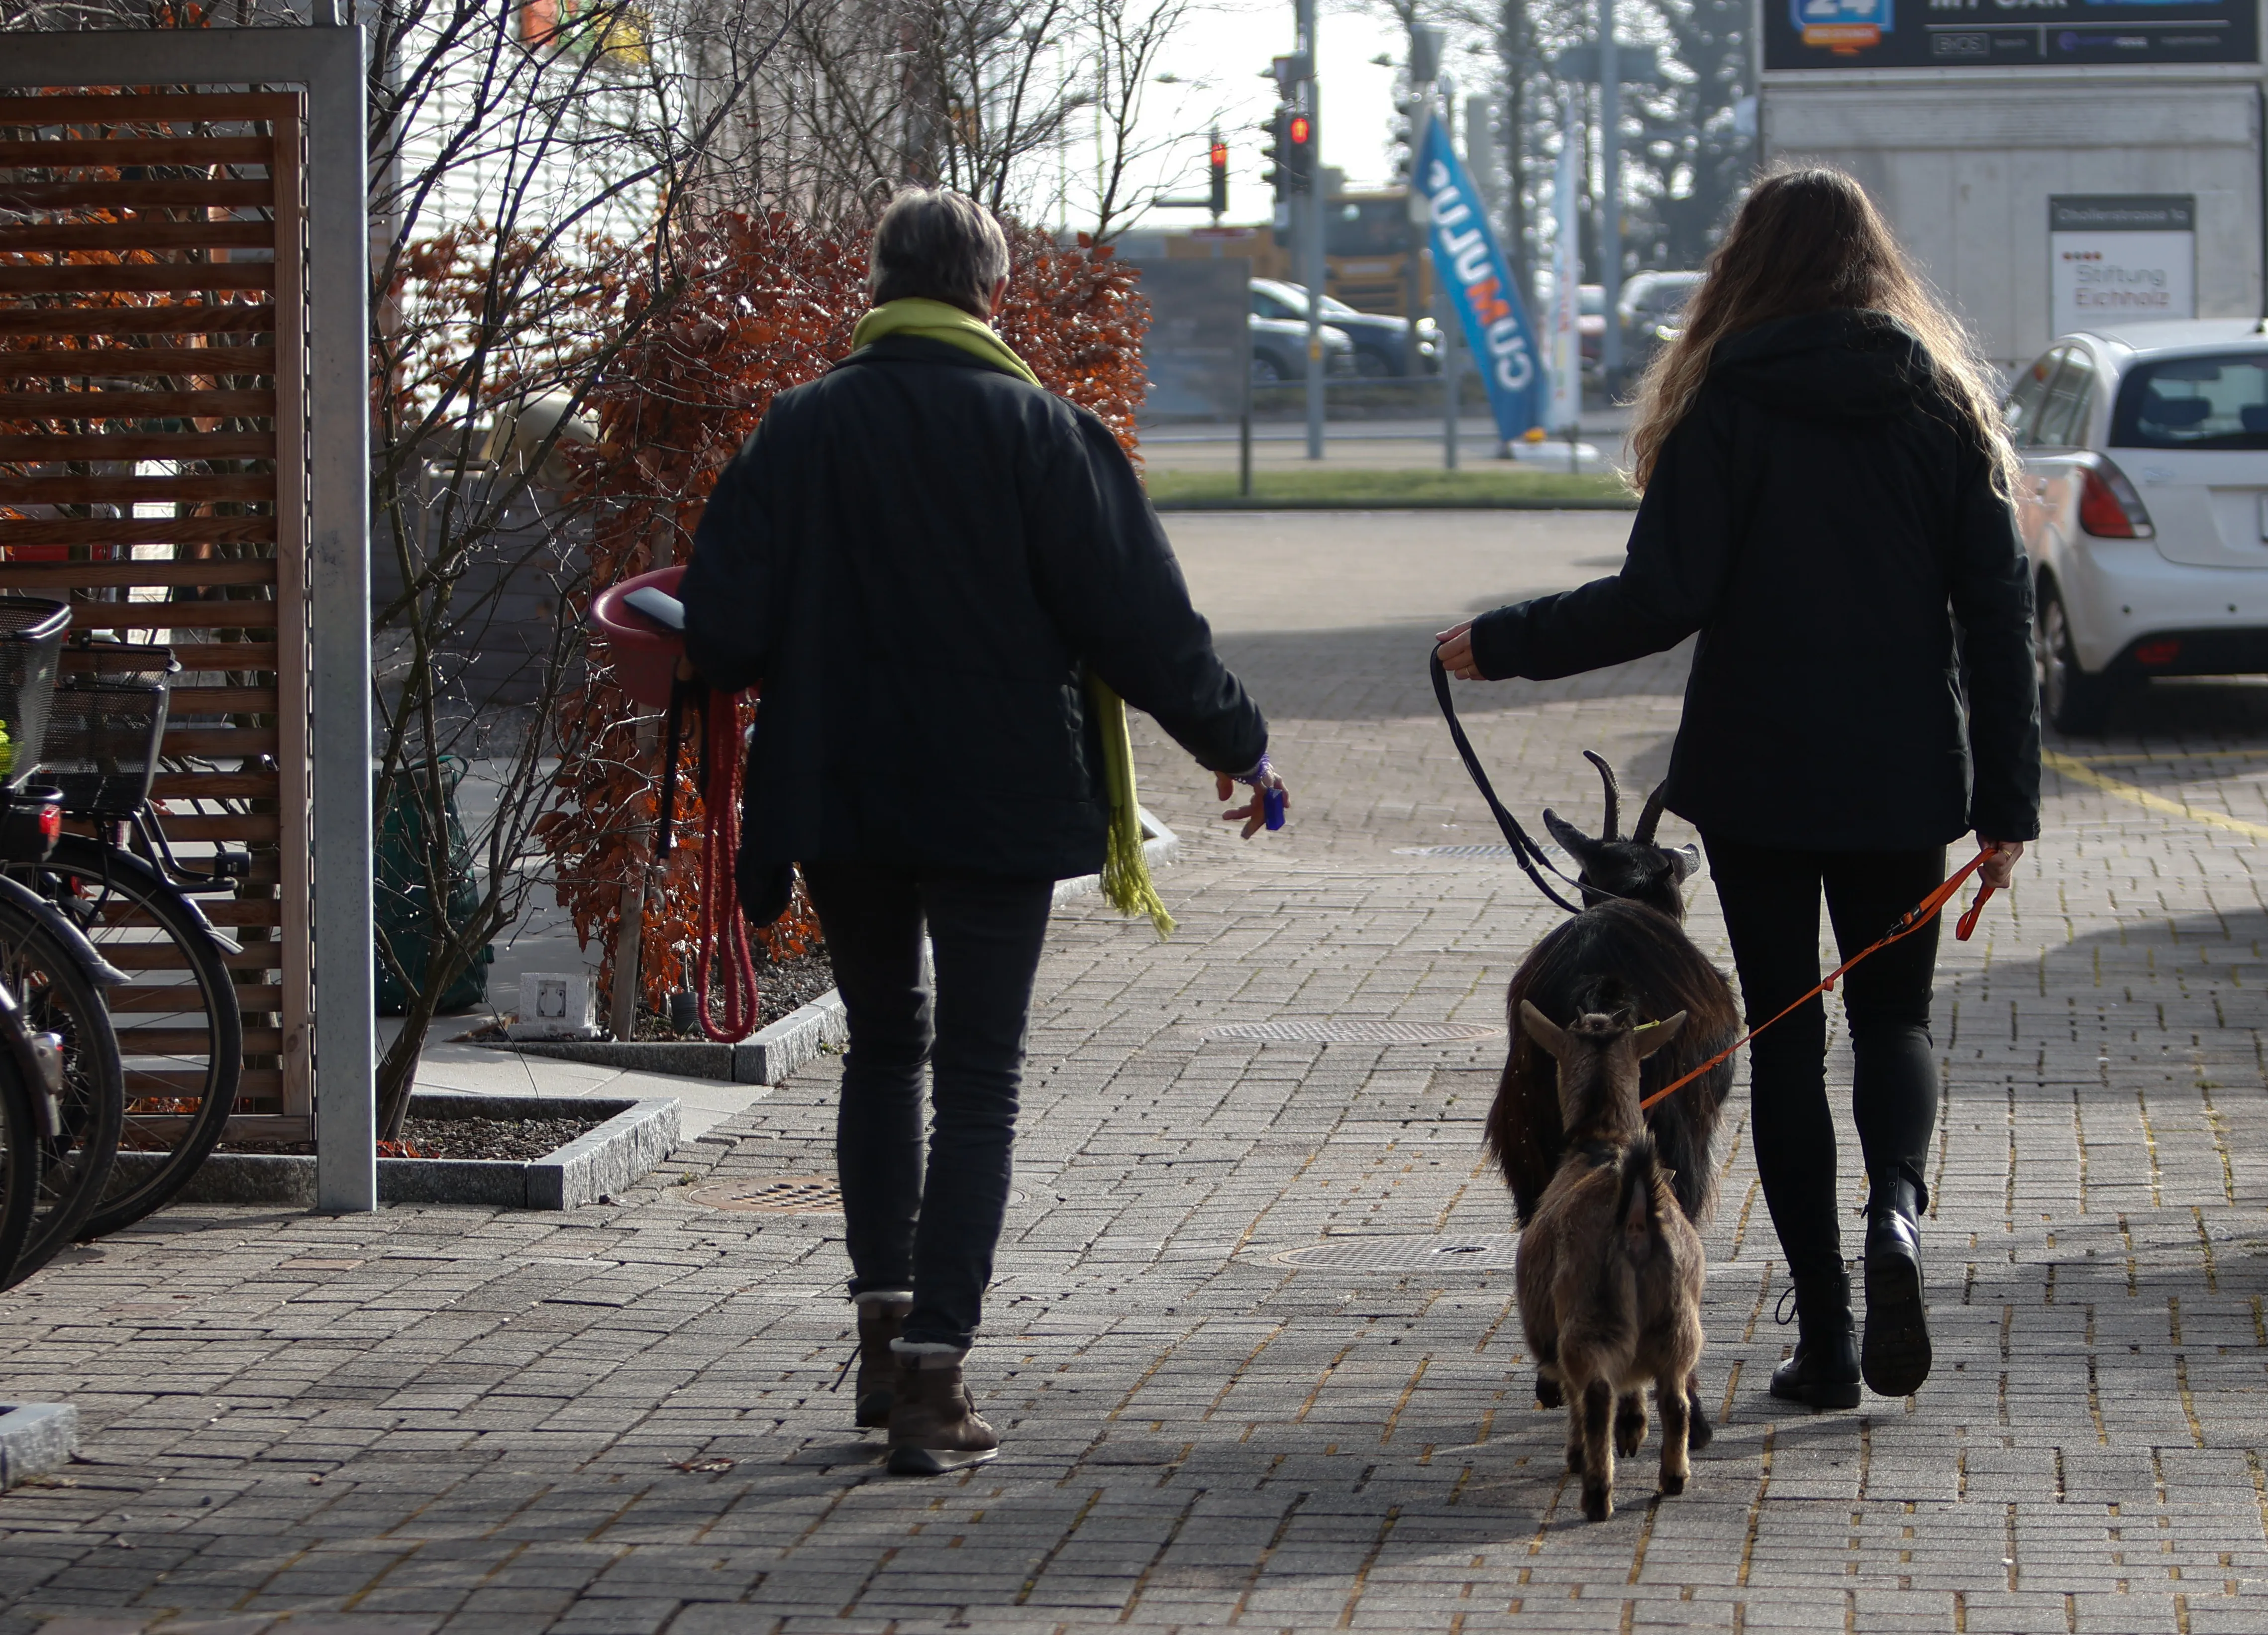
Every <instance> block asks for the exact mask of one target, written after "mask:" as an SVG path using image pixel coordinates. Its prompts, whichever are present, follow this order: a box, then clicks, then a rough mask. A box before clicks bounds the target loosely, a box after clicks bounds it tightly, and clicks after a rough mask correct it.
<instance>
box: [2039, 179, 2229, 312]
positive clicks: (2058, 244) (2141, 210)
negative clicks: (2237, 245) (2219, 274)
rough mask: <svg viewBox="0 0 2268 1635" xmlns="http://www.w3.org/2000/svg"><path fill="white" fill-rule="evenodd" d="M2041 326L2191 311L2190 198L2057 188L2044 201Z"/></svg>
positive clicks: (2193, 217) (2193, 218)
mask: <svg viewBox="0 0 2268 1635" xmlns="http://www.w3.org/2000/svg"><path fill="white" fill-rule="evenodd" d="M2048 313H2049V326H2050V328H2049V333H2050V334H2051V335H2068V334H2070V333H2071V332H2072V331H2073V330H2074V329H2103V328H2110V327H2112V326H2114V325H2117V324H2127V323H2132V322H2134V321H2136V320H2138V319H2154V318H2194V317H2196V316H2197V200H2196V198H2195V197H2194V196H2193V195H2190V194H2186V193H2176V194H2123V193H2113V194H2065V195H2057V196H2056V197H2053V198H2051V199H2050V200H2049V201H2048Z"/></svg>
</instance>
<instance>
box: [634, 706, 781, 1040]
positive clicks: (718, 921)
mask: <svg viewBox="0 0 2268 1635" xmlns="http://www.w3.org/2000/svg"><path fill="white" fill-rule="evenodd" d="M689 695H690V696H691V697H692V701H693V704H694V707H695V708H696V709H697V710H699V711H700V712H701V724H702V725H701V758H700V777H699V782H700V784H701V807H702V837H701V906H700V909H699V910H698V911H697V912H696V916H695V920H694V930H693V991H694V993H695V995H696V998H697V1001H698V1004H697V1006H696V1008H697V1009H698V1011H699V1012H700V1015H701V1031H702V1032H703V1033H704V1034H706V1035H708V1036H709V1037H710V1038H711V1039H713V1040H715V1041H716V1042H718V1043H719V1044H738V1043H739V1042H740V1041H741V1040H743V1039H745V1038H747V1036H748V1035H750V1034H751V1033H753V1032H755V1027H756V1016H757V1008H756V1000H757V996H756V962H755V955H754V954H751V953H750V952H749V949H748V922H747V916H746V915H744V914H742V913H741V912H740V878H739V873H738V870H737V868H736V865H737V864H738V862H739V859H740V778H741V772H742V768H743V764H744V762H743V757H742V754H741V744H740V695H739V694H737V693H724V694H718V693H716V692H712V691H711V690H710V689H708V688H706V687H703V686H702V685H701V684H700V683H699V682H697V681H696V682H690V683H688V682H684V681H680V682H678V683H677V684H676V685H675V686H674V688H673V689H671V694H670V700H669V733H668V748H667V750H666V752H665V755H664V763H663V772H662V779H661V821H660V824H659V828H658V832H657V834H656V836H655V842H654V857H655V858H656V859H657V860H660V859H664V858H667V857H668V856H669V849H670V844H671V841H672V838H673V833H674V829H675V821H674V820H675V810H676V805H677V801H676V796H677V761H678V748H679V746H680V744H681V742H682V734H681V722H682V719H683V711H684V706H685V703H686V701H687V697H688V696H689ZM719 939H722V941H723V945H724V951H725V969H724V977H723V984H722V985H723V993H722V995H721V998H723V1000H724V1012H725V1014H724V1019H723V1020H722V1021H721V1022H720V1021H718V1020H716V1019H715V1018H713V1017H711V1015H710V1013H709V973H710V962H711V955H712V954H714V953H715V952H716V949H717V947H718V942H719Z"/></svg>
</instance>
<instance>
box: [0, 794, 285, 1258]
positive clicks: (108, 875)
mask: <svg viewBox="0 0 2268 1635" xmlns="http://www.w3.org/2000/svg"><path fill="white" fill-rule="evenodd" d="M7 872H8V873H10V874H11V875H13V876H14V877H15V878H16V879H18V880H22V881H23V882H24V883H25V884H26V885H27V886H29V887H32V889H33V890H34V891H36V892H38V893H39V894H40V896H42V897H44V898H45V899H47V900H48V902H51V903H53V904H54V905H55V907H56V908H58V909H60V910H63V913H64V914H65V915H67V916H68V917H70V920H71V921H72V923H73V924H77V926H78V928H79V929H80V930H81V931H83V932H85V933H86V936H87V939H88V940H89V941H91V942H92V943H93V944H94V946H95V948H96V950H97V951H98V952H99V953H100V954H101V955H102V956H103V958H105V959H106V960H107V961H110V962H111V963H112V964H113V965H114V966H117V967H119V968H121V969H122V970H124V971H125V972H126V973H127V975H128V976H129V977H130V978H131V979H132V980H130V981H129V982H127V983H124V984H122V986H119V987H115V988H112V989H109V990H107V991H106V992H105V994H104V996H103V998H104V1001H105V1003H106V1004H107V1005H108V1006H109V1008H110V1011H111V1013H112V1014H113V1017H114V1021H115V1025H116V1027H117V1032H118V1047H119V1049H120V1051H121V1052H122V1057H123V1062H124V1066H125V1072H126V1122H125V1127H124V1130H123V1131H122V1134H121V1136H120V1138H119V1150H120V1151H121V1152H122V1153H154V1154H158V1155H159V1161H158V1163H157V1164H156V1165H155V1166H154V1167H153V1166H151V1164H150V1163H149V1162H148V1161H147V1160H141V1159H136V1160H130V1161H129V1162H128V1163H122V1164H119V1165H117V1166H116V1167H114V1169H113V1170H112V1172H111V1178H110V1182H109V1184H108V1186H107V1187H106V1188H105V1189H104V1191H103V1194H102V1197H101V1198H100V1200H99V1202H98V1203H97V1204H96V1205H95V1207H94V1212H92V1214H91V1215H89V1216H88V1217H87V1219H86V1220H85V1222H84V1223H83V1224H82V1225H81V1226H80V1227H79V1236H80V1237H82V1238H99V1237H101V1236H103V1235H104V1234H107V1233H112V1232H116V1231H117V1230H118V1229H119V1228H121V1227H122V1226H131V1225H132V1224H133V1223H134V1222H136V1221H137V1220H139V1219H142V1218H143V1217H144V1215H147V1214H149V1213H150V1212H151V1211H152V1210H156V1209H159V1208H162V1207H163V1206H164V1205H165V1204H166V1203H167V1202H168V1201H169V1200H171V1199H172V1197H173V1195H174V1194H175V1193H176V1192H178V1191H180V1189H181V1187H182V1185H183V1184H184V1183H185V1182H188V1178H189V1177H190V1176H191V1175H195V1173H196V1168H197V1166H198V1165H200V1164H202V1163H203V1162H204V1161H205V1158H206V1156H207V1155H208V1154H209V1153H211V1152H212V1150H213V1148H214V1146H215V1145H217V1144H218V1143H219V1141H220V1138H221V1134H222V1131H225V1129H226V1128H227V1125H228V1116H229V1113H230V1111H231V1110H232V1108H234V1107H235V1105H236V1094H237V1086H238V1083H239V1080H240V1079H241V1078H242V1077H243V1072H244V1015H243V1012H242V1011H241V1009H240V1008H239V1005H238V1002H237V990H236V985H235V983H233V982H232V980H231V979H230V976H229V970H228V966H227V964H226V963H225V961H223V959H222V956H221V949H220V945H219V944H218V943H217V942H216V941H214V940H213V936H212V932H210V930H209V929H208V928H207V926H206V924H205V921H204V918H203V916H202V915H200V914H199V913H198V912H197V910H196V909H195V906H194V905H192V904H191V903H190V902H189V901H188V899H187V898H186V897H184V896H183V895H181V893H180V890H179V889H178V888H176V887H174V886H173V883H172V882H171V881H170V880H166V878H165V876H163V875H162V874H160V873H158V871H157V870H156V869H155V868H153V867H151V865H150V864H149V863H147V862H145V861H144V859H142V858H137V857H136V856H135V855H133V853H131V852H129V851H121V850H119V849H118V848H117V847H115V846H108V845H105V844H104V843H102V842H100V841H99V840H95V839H92V838H91V837H90V836H85V835H65V836H63V838H62V839H61V840H59V841H57V842H56V843H55V854H54V855H53V856H52V857H50V858H48V860H47V861H46V862H45V863H40V864H11V865H9V867H8V871H7Z"/></svg>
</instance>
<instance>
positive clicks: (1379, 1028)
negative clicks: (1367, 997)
mask: <svg viewBox="0 0 2268 1635" xmlns="http://www.w3.org/2000/svg"><path fill="white" fill-rule="evenodd" d="M1503 1032H1504V1029H1503V1028H1501V1027H1482V1026H1480V1025H1478V1024H1476V1023H1473V1022H1364V1021H1353V1020H1347V1021H1337V1020H1332V1019H1330V1018H1329V1017H1317V1018H1316V1019H1314V1020H1313V1021H1289V1022H1233V1023H1231V1024H1230V1025H1229V1026H1227V1027H1216V1028H1214V1029H1213V1030H1212V1031H1211V1032H1210V1033H1208V1034H1206V1035H1205V1037H1206V1038H1208V1039H1241V1040H1247V1041H1253V1040H1256V1041H1258V1042H1261V1043H1263V1044H1268V1043H1275V1044H1454V1043H1457V1042H1460V1041H1462V1040H1467V1039H1494V1038H1496V1037H1498V1036H1499V1035H1501V1034H1502V1033H1503Z"/></svg>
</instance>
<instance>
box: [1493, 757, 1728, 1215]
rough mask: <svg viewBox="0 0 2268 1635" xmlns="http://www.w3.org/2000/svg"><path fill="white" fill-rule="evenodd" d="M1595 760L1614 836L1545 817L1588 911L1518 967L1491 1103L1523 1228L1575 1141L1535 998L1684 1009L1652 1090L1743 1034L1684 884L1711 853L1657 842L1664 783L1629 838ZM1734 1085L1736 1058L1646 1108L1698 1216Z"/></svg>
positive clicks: (1612, 787) (1566, 1006)
mask: <svg viewBox="0 0 2268 1635" xmlns="http://www.w3.org/2000/svg"><path fill="white" fill-rule="evenodd" d="M1585 755H1586V757H1587V759H1588V760H1589V761H1590V762H1591V763H1592V764H1593V765H1594V766H1595V767H1597V768H1598V769H1599V776H1600V777H1601V778H1602V779H1603V780H1604V781H1605V784H1606V801H1607V811H1606V824H1605V829H1604V833H1602V835H1601V836H1599V838H1597V839H1596V840H1594V839H1592V838H1591V837H1590V836H1587V835H1585V834H1584V833H1583V832H1582V831H1581V830H1580V829H1576V828H1575V827H1574V826H1573V825H1572V824H1571V823H1566V822H1564V821H1561V820H1560V818H1559V817H1558V816H1557V814H1554V813H1551V812H1548V811H1547V812H1546V813H1544V814H1543V821H1544V824H1545V826H1546V827H1547V828H1548V829H1550V831H1551V836H1552V837H1553V838H1554V839H1555V840H1557V841H1558V843H1560V844H1561V845H1562V846H1564V847H1565V848H1566V849H1567V851H1569V852H1570V853H1571V854H1572V855H1573V857H1574V858H1575V859H1576V861H1577V862H1578V863H1579V864H1580V865H1581V873H1580V878H1579V884H1580V887H1581V889H1582V893H1583V901H1584V902H1585V904H1586V905H1587V906H1586V907H1585V909H1584V910H1583V911H1582V912H1581V913H1580V914H1578V915H1576V916H1575V917H1573V918H1572V919H1570V920H1569V921H1567V922H1566V923H1565V924H1563V925H1560V926H1558V927H1557V928H1556V929H1555V930H1553V931H1552V932H1550V935H1548V936H1546V937H1545V938H1544V939H1543V941H1541V942H1539V943H1537V944H1536V945H1535V950H1534V951H1533V952H1532V953H1530V954H1528V958H1527V959H1526V960H1525V961H1522V962H1521V967H1520V968H1519V969H1518V970H1517V971H1515V972H1513V977H1512V983H1511V986H1510V989H1509V991H1507V993H1506V996H1505V1003H1506V1009H1507V1011H1508V1012H1509V1013H1510V1017H1511V1022H1512V1049H1511V1053H1510V1056H1509V1057H1508V1058H1507V1059H1506V1063H1505V1068H1504V1078H1503V1079H1502V1081H1501V1082H1500V1083H1499V1085H1498V1086H1497V1093H1496V1104H1495V1106H1494V1107H1492V1108H1491V1109H1490V1111H1489V1119H1488V1149H1489V1152H1490V1153H1491V1156H1493V1157H1494V1158H1495V1160H1496V1161H1497V1164H1498V1167H1499V1168H1500V1169H1502V1171H1503V1172H1504V1178H1505V1182H1506V1185H1508V1186H1509V1187H1511V1189H1512V1198H1513V1207H1514V1209H1515V1210H1517V1212H1519V1217H1520V1221H1521V1225H1522V1226H1525V1225H1527V1224H1528V1220H1529V1219H1532V1218H1533V1217H1534V1215H1535V1208H1536V1205H1537V1204H1540V1203H1542V1202H1543V1192H1544V1189H1545V1188H1547V1187H1549V1186H1550V1184H1551V1177H1552V1176H1553V1175H1556V1174H1557V1172H1558V1168H1559V1160H1560V1157H1561V1155H1562V1153H1563V1152H1564V1150H1565V1146H1566V1137H1565V1132H1564V1131H1563V1130H1562V1128H1561V1125H1560V1119H1559V1095H1558V1089H1557V1073H1556V1070H1555V1066H1554V1064H1553V1061H1552V1058H1551V1057H1550V1055H1548V1054H1546V1053H1545V1052H1544V1051H1543V1050H1542V1049H1538V1048H1537V1046H1536V1044H1535V1041H1534V1040H1533V1039H1531V1038H1530V1037H1529V1036H1528V1029H1526V1028H1525V1027H1522V1026H1521V1013H1520V1007H1521V1003H1522V1002H1523V1001H1525V1002H1527V1003H1528V1004H1532V1005H1535V1008H1536V1009H1537V1010H1538V1011H1540V1012H1542V1013H1543V1014H1544V1015H1545V1016H1546V1017H1549V1018H1550V1019H1551V1020H1554V1021H1558V1022H1560V1023H1561V1024H1562V1025H1563V1026H1564V1025H1565V1023H1567V1022H1572V1020H1574V1019H1575V1018H1576V1017H1578V1016H1584V1015H1589V1014H1593V1013H1602V1012H1603V1013H1611V1014H1618V1015H1621V1016H1623V1017H1624V1019H1625V1020H1627V1021H1629V1022H1631V1023H1633V1024H1635V1023H1638V1022H1645V1021H1659V1020H1663V1019H1665V1018H1667V1017H1669V1016H1673V1015H1675V1014H1676V1013H1678V1012H1680V1011H1683V1012H1684V1013H1686V1019H1687V1020H1686V1024H1685V1026H1684V1027H1683V1029H1682V1030H1681V1031H1680V1032H1679V1034H1678V1035H1677V1038H1676V1040H1675V1042H1674V1043H1672V1044H1671V1045H1669V1046H1668V1047H1667V1048H1665V1049H1661V1050H1658V1051H1656V1052H1655V1053H1654V1054H1653V1055H1652V1056H1650V1057H1647V1058H1646V1062H1645V1064H1644V1068H1643V1077H1642V1079H1641V1080H1640V1082H1639V1092H1640V1094H1641V1095H1651V1094H1653V1093H1654V1092H1655V1091H1657V1090H1659V1089H1661V1087H1662V1086H1664V1085H1666V1084H1668V1083H1669V1082H1670V1081H1671V1080H1673V1079H1678V1078H1681V1077H1683V1075H1684V1074H1685V1073H1686V1072H1688V1071H1689V1070H1690V1069H1692V1068H1694V1067H1697V1066H1698V1065H1699V1064H1701V1063H1703V1062H1705V1061H1706V1060H1708V1059H1709V1057H1712V1056H1714V1055H1716V1054H1717V1053H1718V1052H1719V1050H1722V1049H1725V1048H1726V1047H1727V1046H1728V1045H1730V1044H1731V1043H1732V1042H1733V1041H1734V1039H1736V1038H1738V1037H1739V1036H1740V1031H1741V1013H1740V1009H1739V1006H1738V1005H1735V1004H1734V999H1733V990H1732V986H1731V984H1730V983H1727V982H1726V980H1725V978H1724V975H1723V973H1721V972H1719V970H1718V969H1717V968H1716V967H1715V966H1713V965H1712V964H1710V963H1709V961H1707V960H1706V959H1705V958H1704V957H1703V955H1702V954H1701V951H1700V950H1699V949H1698V948H1697V947H1695V946H1693V942H1692V939H1690V938H1689V937H1688V936H1687V935H1686V934H1685V927H1684V924H1683V921H1684V918H1685V898H1684V895H1683V892H1682V891H1681V890H1680V887H1681V886H1682V885H1683V882H1684V881H1685V880H1686V879H1687V878H1688V877H1689V876H1690V874H1691V873H1693V870H1694V868H1695V866H1696V865H1697V864H1698V862H1699V861H1700V859H1699V857H1698V855H1697V853H1696V852H1695V851H1694V850H1693V848H1691V847H1690V846H1682V847H1679V848H1677V849H1675V850H1674V851H1673V850H1670V849H1668V848H1666V847H1663V846H1660V845H1657V844H1655V843H1654V838H1653V836H1654V830H1655V829H1656V827H1657V826H1658V825H1659V824H1660V822H1661V790H1660V789H1656V790H1655V791H1654V792H1653V795H1652V797H1650V798H1649V799H1647V801H1646V809H1645V811H1644V812H1643V813H1642V814H1640V815H1639V817H1638V827H1637V828H1636V829H1633V830H1632V831H1631V836H1630V838H1628V839H1627V840H1624V839H1620V838H1618V837H1617V836H1616V832H1615V831H1616V826H1617V823H1618V821H1619V819H1620V813H1621V805H1622V792H1621V790H1620V788H1619V787H1618V786H1617V784H1616V780H1615V772H1614V769H1613V768H1612V767H1610V766H1609V765H1608V764H1607V762H1605V761H1604V760H1603V759H1602V758H1601V757H1600V756H1598V755H1592V754H1590V753H1589V752H1588V751H1586V752H1585ZM1732 1082H1733V1066H1732V1064H1731V1063H1730V1062H1720V1063H1719V1064H1717V1065H1716V1066H1715V1067H1713V1068H1712V1069H1710V1071H1709V1072H1705V1073H1704V1074H1702V1075H1701V1076H1700V1077H1699V1078H1698V1079H1695V1080H1694V1081H1693V1082H1692V1083H1691V1084H1690V1085H1687V1086H1685V1087H1684V1088H1683V1090H1680V1091H1679V1092H1678V1093H1677V1094H1675V1095H1674V1096H1671V1097H1670V1098H1669V1099H1668V1101H1664V1102H1661V1104H1660V1105H1658V1106H1656V1107H1655V1108H1653V1110H1652V1111H1651V1112H1649V1113H1648V1114H1647V1115H1646V1128H1647V1130H1648V1131H1650V1132H1651V1133H1652V1135H1653V1145H1654V1148H1655V1151H1656V1152H1657V1153H1659V1155H1660V1158H1661V1165H1662V1167H1664V1168H1666V1169H1671V1170H1675V1172H1676V1177H1677V1178H1676V1186H1675V1189H1676V1193H1677V1202H1678V1204H1679V1206H1680V1207H1682V1208H1683V1210H1684V1212H1685V1214H1686V1217H1687V1219H1690V1220H1694V1221H1698V1220H1700V1219H1702V1218H1703V1217H1704V1216H1705V1214H1706V1213H1707V1212H1708V1209H1709V1206H1710V1204H1711V1202H1712V1199H1713V1197H1714V1194H1715V1191H1716V1170H1715V1167H1714V1166H1713V1165H1712V1163H1711V1161H1710V1151H1709V1149H1710V1145H1711V1144H1712V1141H1713V1140H1714V1138H1715V1137H1716V1133H1717V1118H1718V1114H1719V1110H1720V1109H1721V1108H1722V1107H1723V1105H1724V1101H1725V1094H1726V1092H1727V1090H1729V1089H1730V1088H1731V1087H1732Z"/></svg>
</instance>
